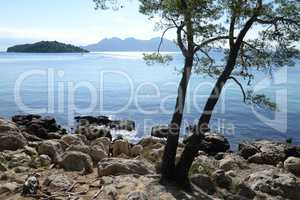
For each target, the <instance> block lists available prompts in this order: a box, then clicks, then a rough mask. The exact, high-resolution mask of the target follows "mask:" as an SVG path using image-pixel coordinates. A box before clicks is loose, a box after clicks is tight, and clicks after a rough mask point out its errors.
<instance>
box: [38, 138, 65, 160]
mask: <svg viewBox="0 0 300 200" xmlns="http://www.w3.org/2000/svg"><path fill="white" fill-rule="evenodd" d="M37 152H38V153H39V154H40V155H42V154H45V155H48V156H49V157H50V158H51V159H52V161H53V162H54V163H58V162H59V160H60V156H61V154H62V153H63V148H62V146H61V144H60V143H59V142H58V141H55V140H47V141H43V142H42V143H41V144H39V145H38V147H37Z"/></svg>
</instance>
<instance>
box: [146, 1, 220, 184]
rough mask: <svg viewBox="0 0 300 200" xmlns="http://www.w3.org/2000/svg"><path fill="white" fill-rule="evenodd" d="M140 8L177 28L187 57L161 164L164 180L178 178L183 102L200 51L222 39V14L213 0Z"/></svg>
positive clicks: (166, 26) (164, 24)
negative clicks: (176, 168)
mask: <svg viewBox="0 0 300 200" xmlns="http://www.w3.org/2000/svg"><path fill="white" fill-rule="evenodd" d="M140 2H141V7H140V12H141V13H143V14H146V15H149V16H151V17H153V16H154V15H158V16H159V17H160V19H161V22H160V24H159V26H160V29H162V30H163V35H162V39H163V37H164V34H165V33H166V32H167V31H168V30H170V29H173V28H175V29H176V33H177V39H176V42H177V45H178V47H179V48H180V50H181V53H182V55H183V57H184V67H183V70H182V78H181V81H180V83H179V86H178V93H177V98H176V104H175V110H174V113H173V116H172V119H171V122H170V125H169V134H168V137H167V143H166V146H165V150H164V154H163V159H162V165H161V174H162V177H161V183H167V182H170V181H174V180H175V177H176V176H175V174H176V172H175V158H176V151H177V146H178V140H179V135H180V127H181V124H182V118H183V112H184V105H185V98H186V92H187V87H188V82H189V79H190V76H191V73H192V68H193V66H194V65H197V64H199V62H200V59H199V57H198V55H197V53H198V52H204V51H203V49H204V48H206V49H207V50H209V49H210V45H212V44H213V43H214V42H216V41H218V40H222V39H226V37H224V36H218V37H216V35H218V34H220V33H221V32H222V28H221V26H219V25H218V24H217V23H213V22H215V21H216V20H217V19H218V18H220V15H219V6H218V5H217V4H214V2H213V1H211V0H209V1H191V0H176V1H174V0H161V1H157V0H140ZM162 57H163V56H162V55H161V54H160V53H159V49H158V53H154V54H151V55H146V56H145V60H156V61H159V62H161V61H162V60H164V59H162Z"/></svg>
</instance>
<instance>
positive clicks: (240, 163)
mask: <svg viewBox="0 0 300 200" xmlns="http://www.w3.org/2000/svg"><path fill="white" fill-rule="evenodd" d="M219 167H220V169H222V170H224V171H231V170H237V169H247V161H246V160H244V159H243V158H242V157H240V156H238V155H236V154H226V155H225V156H224V158H223V159H221V160H220V162H219Z"/></svg>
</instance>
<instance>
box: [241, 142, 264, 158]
mask: <svg viewBox="0 0 300 200" xmlns="http://www.w3.org/2000/svg"><path fill="white" fill-rule="evenodd" d="M259 152H260V151H259V149H258V148H257V147H256V146H255V145H253V144H250V143H248V142H243V143H240V144H239V154H240V155H241V156H242V157H243V158H245V159H248V158H249V157H251V156H253V155H254V154H256V153H259Z"/></svg>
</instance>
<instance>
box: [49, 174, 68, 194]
mask: <svg viewBox="0 0 300 200" xmlns="http://www.w3.org/2000/svg"><path fill="white" fill-rule="evenodd" d="M72 182H73V181H72V180H70V179H69V178H68V177H67V176H65V175H63V174H51V175H50V176H47V178H46V179H45V181H44V183H43V185H44V186H46V187H47V189H48V191H49V190H50V191H52V192H54V191H65V190H67V189H69V188H70V186H71V185H72Z"/></svg>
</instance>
